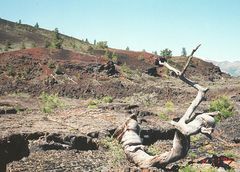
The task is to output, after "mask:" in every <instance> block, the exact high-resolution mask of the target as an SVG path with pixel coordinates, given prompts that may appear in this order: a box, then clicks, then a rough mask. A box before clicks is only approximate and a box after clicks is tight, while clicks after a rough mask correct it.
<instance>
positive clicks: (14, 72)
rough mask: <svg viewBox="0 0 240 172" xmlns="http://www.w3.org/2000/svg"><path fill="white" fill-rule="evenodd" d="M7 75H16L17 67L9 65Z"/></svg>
mask: <svg viewBox="0 0 240 172" xmlns="http://www.w3.org/2000/svg"><path fill="white" fill-rule="evenodd" d="M7 75H8V76H12V77H14V76H15V75H16V71H15V68H14V67H13V66H12V65H9V66H7Z"/></svg>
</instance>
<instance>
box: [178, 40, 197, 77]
mask: <svg viewBox="0 0 240 172" xmlns="http://www.w3.org/2000/svg"><path fill="white" fill-rule="evenodd" d="M200 46H201V44H199V45H198V46H197V47H196V48H195V49H193V50H192V53H191V54H190V55H189V56H188V60H187V63H186V64H185V66H184V68H183V70H182V73H181V75H184V74H185V72H186V70H187V68H188V65H189V63H190V61H191V59H192V58H193V54H194V53H195V52H196V51H197V49H198V48H199V47H200Z"/></svg>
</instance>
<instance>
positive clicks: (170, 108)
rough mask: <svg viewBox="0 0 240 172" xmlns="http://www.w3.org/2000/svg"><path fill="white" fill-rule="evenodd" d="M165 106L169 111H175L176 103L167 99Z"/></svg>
mask: <svg viewBox="0 0 240 172" xmlns="http://www.w3.org/2000/svg"><path fill="white" fill-rule="evenodd" d="M165 108H166V110H167V111H168V112H173V109H174V103H173V102H172V101H167V102H166V103H165Z"/></svg>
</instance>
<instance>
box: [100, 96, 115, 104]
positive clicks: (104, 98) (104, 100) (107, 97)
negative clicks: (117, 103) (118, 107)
mask: <svg viewBox="0 0 240 172" xmlns="http://www.w3.org/2000/svg"><path fill="white" fill-rule="evenodd" d="M102 102H104V103H112V102H113V98H112V97H111V96H105V97H103V98H102Z"/></svg>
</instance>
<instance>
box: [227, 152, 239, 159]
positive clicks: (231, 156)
mask: <svg viewBox="0 0 240 172" xmlns="http://www.w3.org/2000/svg"><path fill="white" fill-rule="evenodd" d="M224 155H225V156H226V157H229V158H237V157H238V156H237V155H236V154H235V153H233V152H232V151H225V152H224Z"/></svg>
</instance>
